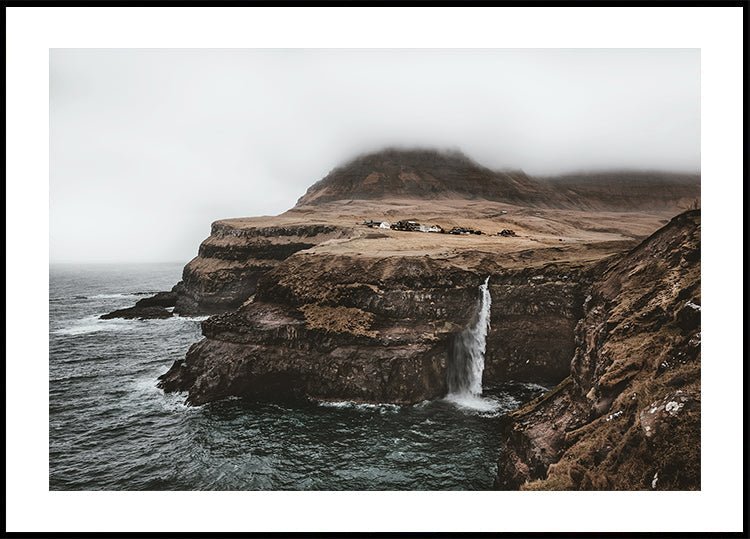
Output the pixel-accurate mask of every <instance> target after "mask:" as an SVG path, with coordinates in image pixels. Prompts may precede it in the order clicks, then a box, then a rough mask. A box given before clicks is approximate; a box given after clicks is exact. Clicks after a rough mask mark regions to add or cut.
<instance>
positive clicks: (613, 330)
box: [496, 211, 701, 490]
mask: <svg viewBox="0 0 750 539" xmlns="http://www.w3.org/2000/svg"><path fill="white" fill-rule="evenodd" d="M700 298H701V295H700V213H699V212H698V211H689V212H686V213H683V214H681V215H679V216H677V217H675V218H674V219H672V220H671V221H670V223H669V224H668V225H667V226H665V227H663V228H662V229H660V230H658V231H657V232H656V233H654V234H653V235H652V236H651V237H649V238H648V239H647V240H646V241H644V242H643V243H641V244H640V245H639V246H638V247H636V248H635V249H633V250H632V251H630V252H628V253H627V254H625V255H624V256H622V257H619V259H618V260H617V261H615V262H613V263H612V264H610V265H609V266H608V267H607V268H606V270H605V271H604V272H603V275H602V276H601V277H600V278H598V279H597V280H596V282H595V284H594V285H593V286H592V288H591V290H590V291H589V293H588V295H587V297H586V299H585V302H584V305H583V309H584V314H583V318H582V319H581V320H580V322H579V323H578V324H577V327H576V330H575V339H576V344H577V348H576V351H575V354H574V356H573V360H572V363H571V368H570V376H569V377H568V378H566V379H565V380H564V381H563V382H562V383H561V384H559V385H558V386H557V387H556V388H555V389H554V390H553V391H551V392H550V393H548V394H546V395H543V396H542V397H539V398H538V399H535V400H534V401H532V402H530V403H528V404H527V405H525V406H524V407H522V408H521V409H519V410H517V411H515V412H513V413H512V414H510V416H509V417H508V418H507V423H506V425H505V427H504V428H505V444H504V447H503V449H502V452H501V454H500V457H499V460H498V475H497V479H496V486H497V487H498V488H501V489H517V488H522V489H528V490H548V489H566V490H568V489H570V490H576V489H584V490H592V489H593V490H596V489H627V490H638V489H648V490H650V489H658V490H672V489H699V488H700V408H701V392H700V341H701V337H700V311H701V308H700V303H701V301H700Z"/></svg>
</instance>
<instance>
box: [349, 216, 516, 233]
mask: <svg viewBox="0 0 750 539" xmlns="http://www.w3.org/2000/svg"><path fill="white" fill-rule="evenodd" d="M362 224H363V225H365V226H368V227H370V228H389V229H391V230H402V231H405V232H437V233H439V234H483V232H482V231H481V230H474V229H473V228H466V227H460V226H454V227H453V228H451V229H450V230H448V231H446V230H445V229H444V228H443V227H442V226H440V225H431V226H426V225H421V224H419V223H418V222H416V221H408V220H403V221H397V222H395V223H393V224H390V223H389V222H388V221H375V220H371V219H370V220H367V221H364V222H363V223H362ZM496 235H497V236H515V235H516V233H515V232H513V231H512V230H509V229H505V230H503V231H502V232H498V233H497V234H496Z"/></svg>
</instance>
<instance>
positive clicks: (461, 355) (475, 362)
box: [446, 277, 492, 404]
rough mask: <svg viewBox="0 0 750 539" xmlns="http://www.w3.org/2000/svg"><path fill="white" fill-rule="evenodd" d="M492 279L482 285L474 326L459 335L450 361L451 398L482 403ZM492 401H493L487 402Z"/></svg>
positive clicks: (448, 380) (454, 343)
mask: <svg viewBox="0 0 750 539" xmlns="http://www.w3.org/2000/svg"><path fill="white" fill-rule="evenodd" d="M489 281H490V278H489V277H487V279H485V281H484V284H482V285H481V286H480V287H479V291H480V296H479V306H478V309H477V314H476V315H475V317H474V320H472V323H471V325H469V327H468V328H466V329H465V330H464V331H462V332H461V333H459V334H458V335H457V336H456V339H455V341H454V342H453V348H452V350H451V356H450V358H449V361H448V368H447V377H448V379H447V382H448V396H447V397H446V398H447V399H448V400H451V401H454V402H458V403H467V402H472V403H475V404H476V403H480V402H482V400H483V399H481V398H480V395H481V394H482V372H483V371H484V353H485V350H486V347H487V330H488V329H489V327H490V306H491V305H492V298H491V296H490V290H489ZM486 404H489V403H486Z"/></svg>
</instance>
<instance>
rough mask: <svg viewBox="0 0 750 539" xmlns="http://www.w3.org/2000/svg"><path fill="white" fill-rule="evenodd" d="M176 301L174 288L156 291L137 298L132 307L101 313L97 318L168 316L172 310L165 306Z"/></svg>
mask: <svg viewBox="0 0 750 539" xmlns="http://www.w3.org/2000/svg"><path fill="white" fill-rule="evenodd" d="M176 302H177V293H176V292H175V291H174V289H173V290H172V291H170V292H158V293H157V294H155V295H154V296H151V297H148V298H143V299H139V300H138V301H137V302H136V304H135V305H134V306H133V307H128V308H126V309H117V310H114V311H112V312H111V313H107V314H103V315H102V316H100V317H99V318H101V319H102V320H110V319H112V318H129V319H133V318H138V319H140V320H150V319H154V318H170V317H171V316H172V312H171V311H168V310H167V307H174V306H175V303H176Z"/></svg>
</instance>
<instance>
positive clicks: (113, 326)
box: [52, 315, 208, 335]
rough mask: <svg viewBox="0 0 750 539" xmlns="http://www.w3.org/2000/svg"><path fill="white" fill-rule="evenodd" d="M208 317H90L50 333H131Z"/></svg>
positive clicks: (201, 320)
mask: <svg viewBox="0 0 750 539" xmlns="http://www.w3.org/2000/svg"><path fill="white" fill-rule="evenodd" d="M207 318H208V316H172V317H170V318H160V319H154V320H139V319H137V318H129V319H126V318H110V319H109V320H101V319H100V318H99V315H90V316H86V317H84V318H81V319H79V320H76V321H75V322H73V323H72V324H71V325H69V326H67V327H64V328H59V329H56V330H54V331H52V333H53V334H55V335H86V334H89V333H96V332H99V331H118V332H119V331H133V330H138V329H140V328H142V327H143V325H142V324H156V325H158V326H169V325H171V324H182V323H186V322H188V323H194V322H203V321H204V320H206V319H207Z"/></svg>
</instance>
